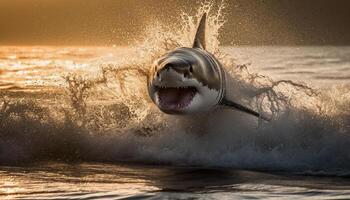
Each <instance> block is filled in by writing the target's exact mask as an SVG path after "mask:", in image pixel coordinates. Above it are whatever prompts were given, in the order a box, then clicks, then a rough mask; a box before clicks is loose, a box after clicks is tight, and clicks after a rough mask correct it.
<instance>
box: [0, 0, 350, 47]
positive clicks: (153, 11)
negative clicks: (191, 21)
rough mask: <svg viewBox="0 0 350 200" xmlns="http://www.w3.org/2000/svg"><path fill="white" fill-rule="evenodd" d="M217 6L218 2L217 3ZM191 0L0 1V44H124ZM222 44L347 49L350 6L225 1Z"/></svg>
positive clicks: (322, 1) (322, 0)
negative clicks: (338, 46)
mask: <svg viewBox="0 0 350 200" xmlns="http://www.w3.org/2000/svg"><path fill="white" fill-rule="evenodd" d="M220 1H221V0H220ZM198 2H199V1H194V0H167V1H160V0H0V45H127V44H128V43H129V42H132V41H133V40H134V39H135V38H137V37H139V36H140V35H141V34H142V33H143V32H144V30H145V27H146V26H147V25H149V24H152V23H154V22H155V21H159V22H162V23H164V24H176V23H179V17H178V15H179V13H180V12H181V10H183V11H185V12H190V13H193V12H195V9H196V8H198V5H199V3H198ZM226 2H227V3H228V7H227V9H226V16H227V23H226V25H225V27H224V29H223V32H222V37H221V41H222V43H223V44H226V45H229V44H235V45H350V11H349V10H350V1H346V0H337V1H332V0H328V1H326V0H308V1H293V0H231V1H229V0H227V1H226Z"/></svg>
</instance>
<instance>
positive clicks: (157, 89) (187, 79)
mask: <svg viewBox="0 0 350 200" xmlns="http://www.w3.org/2000/svg"><path fill="white" fill-rule="evenodd" d="M205 26H206V14H204V15H203V16H202V18H201V20H200V23H199V25H198V29H197V32H196V36H195V39H194V42H193V46H192V48H187V47H180V48H177V49H175V50H174V51H171V52H168V53H167V54H165V55H164V56H162V57H161V58H159V59H158V60H156V61H155V62H154V66H152V67H151V70H150V76H149V77H148V93H149V96H150V97H151V99H152V101H153V102H154V103H155V105H157V107H158V108H159V109H160V110H161V111H163V112H164V113H167V114H180V115H181V114H183V115H185V114H196V113H205V112H209V111H211V110H214V109H216V108H218V107H227V108H232V109H236V110H239V111H241V112H245V113H248V114H251V115H253V116H256V117H259V118H261V119H264V120H266V121H269V119H268V118H266V117H264V116H263V115H261V114H259V113H257V112H255V111H254V110H252V109H250V108H247V107H245V106H243V105H240V104H238V103H236V102H234V101H232V100H229V98H232V97H231V96H232V95H228V91H227V90H226V88H227V84H229V83H230V82H232V81H228V80H226V79H227V78H231V77H229V76H228V75H227V73H226V72H225V70H224V68H223V67H222V65H221V64H220V62H219V61H218V60H217V59H216V58H215V57H214V55H212V54H210V53H209V52H208V51H206V50H205V48H206V44H205ZM230 92H231V91H230Z"/></svg>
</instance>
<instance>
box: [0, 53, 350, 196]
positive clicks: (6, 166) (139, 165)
mask: <svg viewBox="0 0 350 200" xmlns="http://www.w3.org/2000/svg"><path fill="white" fill-rule="evenodd" d="M135 51H136V50H135V49H132V48H122V47H116V48H102V47H100V48H95V47H1V48H0V70H1V71H0V72H1V73H0V80H1V91H0V92H1V98H2V103H1V110H2V112H1V114H0V121H1V123H0V125H1V131H0V133H1V135H0V163H1V166H0V177H1V178H0V196H1V198H2V199H129V198H130V199H348V198H350V182H349V179H348V177H349V173H350V151H349V149H348V146H349V144H350V138H349V137H350V136H349V133H350V132H349V128H350V126H349V122H348V119H350V118H349V114H348V113H347V111H349V97H350V93H349V90H348V87H347V84H349V80H348V79H347V78H346V77H347V76H349V74H350V70H347V69H350V67H349V66H350V59H349V58H350V48H349V47H263V46H262V47H224V48H223V51H224V52H225V53H226V54H228V55H231V56H232V57H233V58H234V59H235V62H236V63H237V65H236V68H240V69H241V68H242V66H243V68H248V69H249V71H251V72H249V73H251V74H254V72H259V74H261V75H264V76H268V78H269V79H272V80H273V81H274V83H276V82H278V81H279V80H292V81H294V82H295V83H296V84H299V83H301V82H302V83H303V84H305V85H309V86H310V87H311V88H312V90H314V92H315V95H313V94H309V93H306V94H304V92H305V91H303V90H308V88H300V89H297V90H295V91H294V92H293V93H291V94H292V96H290V97H289V98H290V99H291V100H290V101H293V98H294V96H293V94H294V95H295V96H296V97H298V98H303V99H302V102H305V103H306V102H308V101H309V100H312V101H316V102H314V103H317V104H318V106H321V107H322V109H323V111H324V112H325V113H318V112H316V110H313V109H316V108H314V107H313V106H309V107H298V105H299V104H288V105H289V106H290V108H289V109H290V111H289V112H285V111H281V113H278V114H276V116H275V118H274V120H273V121H272V122H271V123H268V124H259V123H258V122H257V121H256V119H250V118H249V119H248V118H247V119H246V120H247V121H248V122H247V124H243V125H240V126H239V127H237V126H235V125H232V124H234V123H233V122H235V120H237V119H235V117H234V116H233V118H232V119H230V118H227V116H226V118H225V120H224V121H226V123H222V122H221V123H219V122H218V121H216V122H215V123H217V124H215V123H211V125H210V126H209V127H206V128H207V129H208V130H209V131H208V132H206V133H204V134H203V133H200V134H199V132H200V130H196V129H194V130H193V129H188V126H186V125H185V124H181V123H182V122H176V117H172V116H170V117H169V116H166V115H164V114H162V113H160V112H159V111H158V110H157V109H156V108H154V107H153V106H152V105H151V104H150V103H149V102H147V101H146V100H144V99H145V97H144V96H143V90H142V87H144V84H145V83H144V82H143V81H142V80H143V79H142V78H141V80H138V77H142V75H140V74H139V72H132V71H131V72H129V71H127V73H130V74H128V75H126V76H125V77H124V79H125V83H124V84H125V86H124V87H125V88H126V89H125V90H127V91H126V92H123V91H122V90H121V89H120V88H119V85H120V82H118V81H116V80H119V79H118V77H116V76H117V75H118V74H113V73H111V74H112V75H111V74H108V75H106V78H105V79H107V80H104V78H101V77H100V76H101V73H102V72H103V71H104V70H105V69H108V70H105V71H108V72H109V73H110V72H111V71H112V70H111V69H110V68H111V66H113V67H115V69H114V70H116V69H121V68H122V67H124V66H125V61H124V59H125V57H128V56H130V55H133V53H135ZM126 59H128V58H126ZM129 62H130V61H129V59H128V60H127V63H128V64H129ZM101 63H102V64H101ZM106 63H107V64H106ZM127 66H128V65H127ZM128 67H129V66H128ZM306 72H307V73H306ZM241 73H242V74H244V73H246V72H241ZM242 77H243V78H246V77H244V76H242ZM242 77H237V78H242ZM128 78H129V79H130V80H129V79H128ZM263 79H265V78H263ZM247 80H250V79H247ZM264 84H268V83H266V82H264ZM84 87H85V88H87V89H86V90H84V89H82V88H84ZM292 87H298V86H297V85H293V86H292ZM305 87H306V86H305ZM118 88H119V89H118ZM140 88H141V89H140ZM129 90H133V91H134V92H133V93H132V95H131V96H129V92H128V91H129ZM280 90H282V92H287V91H289V90H292V89H290V88H289V89H288V88H287V89H285V88H284V87H283V88H282V89H280ZM275 92H276V93H277V92H278V90H277V89H276V90H275ZM251 105H254V104H251ZM302 106H305V105H302ZM322 109H321V110H322ZM235 115H239V114H237V113H235ZM239 116H241V115H239ZM241 117H244V116H241ZM210 120H213V119H210ZM220 120H222V119H220ZM222 126H224V128H222ZM219 127H221V128H219Z"/></svg>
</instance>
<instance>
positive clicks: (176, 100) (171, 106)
mask: <svg viewBox="0 0 350 200" xmlns="http://www.w3.org/2000/svg"><path fill="white" fill-rule="evenodd" d="M156 90H157V94H158V102H159V106H160V107H161V108H162V109H164V110H170V111H172V110H173V111H176V110H180V109H183V108H186V107H187V106H189V105H190V104H191V102H192V100H193V98H194V96H195V95H196V94H197V89H196V88H195V87H191V86H189V87H157V86H156Z"/></svg>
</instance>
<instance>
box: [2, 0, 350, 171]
mask: <svg viewBox="0 0 350 200" xmlns="http://www.w3.org/2000/svg"><path fill="white" fill-rule="evenodd" d="M224 8H225V5H224V4H220V5H213V4H211V3H208V2H206V3H203V4H202V6H201V7H200V8H199V9H198V11H197V13H196V14H195V15H193V16H192V15H188V14H186V13H183V14H182V15H181V19H182V23H181V25H174V26H171V27H169V26H164V25H162V24H161V23H157V22H153V23H152V24H153V25H152V26H150V27H149V28H148V29H147V31H146V32H145V36H144V39H143V40H141V41H139V42H135V44H134V45H133V46H134V48H132V51H130V52H129V55H128V56H127V58H125V59H122V58H115V57H112V58H111V57H110V56H106V57H101V59H100V60H98V61H93V62H94V63H95V64H96V66H99V67H100V69H101V70H100V71H101V73H100V74H99V75H95V74H88V73H86V74H82V73H81V74H78V73H75V74H68V75H66V76H65V77H64V79H65V86H64V87H62V88H58V89H57V90H55V91H42V93H44V95H38V96H40V98H37V97H33V96H32V95H22V96H20V97H19V96H14V95H11V94H9V93H8V92H6V91H3V92H1V94H0V96H1V104H0V126H1V127H0V130H1V131H0V163H2V164H21V163H28V162H36V161H46V160H62V161H94V162H95V161H96V162H119V161H123V162H124V161H129V162H142V163H152V164H173V165H185V166H187V165H191V166H193V165H195V166H210V167H230V168H231V167H233V168H248V169H259V170H286V171H298V172H300V171H303V172H304V171H312V172H315V171H324V172H326V173H338V172H342V173H344V172H345V173H349V172H350V150H349V148H348V147H349V146H350V137H349V136H350V135H349V134H350V114H349V113H350V90H349V89H348V88H347V87H346V86H336V87H334V88H332V89H328V90H326V89H325V90H315V89H312V88H310V87H308V86H306V85H303V84H299V83H295V82H292V81H288V80H278V81H275V80H273V79H271V78H269V77H267V76H262V75H260V74H257V73H252V72H250V71H249V65H246V64H237V63H236V61H235V59H234V57H233V56H232V55H229V54H226V53H225V52H224V51H223V50H222V49H221V48H220V43H219V40H218V37H219V33H220V29H221V28H222V26H223V25H224V23H225V18H224ZM204 12H207V13H209V18H208V33H207V38H208V39H209V41H207V42H208V44H207V46H208V50H209V51H210V52H211V53H213V54H214V55H215V56H217V58H218V59H219V60H220V61H221V62H222V63H223V65H224V66H225V67H226V70H227V71H229V73H230V74H231V75H232V76H233V77H234V79H235V80H236V82H237V87H239V88H240V89H242V90H244V91H246V92H247V94H249V98H247V99H243V102H245V103H246V104H247V105H250V106H251V107H252V108H254V109H256V110H259V111H260V112H263V113H265V114H267V115H270V116H271V117H272V119H273V120H272V121H271V122H270V123H265V122H262V121H259V120H257V119H254V118H252V117H250V116H245V115H241V114H240V113H238V112H236V111H232V110H217V111H214V112H213V113H211V115H210V116H200V115H198V116H170V115H165V114H163V113H161V112H160V111H158V110H157V109H156V108H155V107H154V106H153V105H152V104H151V102H150V100H149V99H148V95H147V92H146V84H145V83H146V76H147V72H148V67H149V66H150V64H151V63H152V61H153V60H154V59H155V58H157V57H159V56H160V55H162V54H163V53H165V52H167V51H169V50H171V49H174V48H176V47H180V46H190V45H191V43H192V42H191V40H192V38H193V36H194V32H195V28H196V24H197V20H198V19H199V17H200V16H201V15H202V14H203V13H204ZM174 30H175V31H174ZM115 60H118V62H114V61H115ZM52 93H54V94H52Z"/></svg>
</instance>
